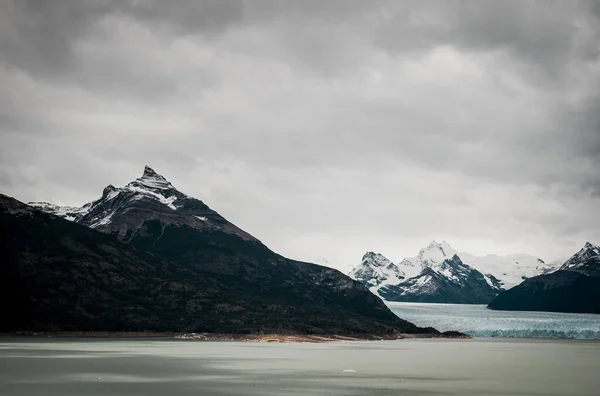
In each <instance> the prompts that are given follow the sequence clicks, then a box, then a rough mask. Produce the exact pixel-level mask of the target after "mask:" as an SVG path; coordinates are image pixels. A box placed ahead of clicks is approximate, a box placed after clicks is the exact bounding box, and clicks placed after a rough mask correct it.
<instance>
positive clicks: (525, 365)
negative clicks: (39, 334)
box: [0, 338, 600, 396]
mask: <svg viewBox="0 0 600 396" xmlns="http://www.w3.org/2000/svg"><path fill="white" fill-rule="evenodd" d="M599 356H600V342H598V341H586V340H516V339H483V338H482V339H471V340H435V339H429V340H419V339H407V340H397V341H371V342H337V343H324V344H259V343H244V342H214V341H195V342H194V341H167V340H122V341H121V340H98V339H89V340H82V339H79V340H56V339H39V340H37V339H15V338H13V339H8V338H6V339H0V395H3V396H13V395H22V396H25V395H27V396H37V395H39V396H42V395H43V396H51V395H65V396H80V395H87V396H96V395H148V396H154V395H169V396H170V395H173V396H174V395H184V396H187V395H194V396H198V395H202V396H213V395H214V396H218V395H233V396H236V395H363V396H366V395H369V396H384V395H431V394H435V395H545V396H551V395H570V396H578V395H598V389H600V376H599V375H598V373H599V372H600V359H599Z"/></svg>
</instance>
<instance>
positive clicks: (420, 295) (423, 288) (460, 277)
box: [378, 255, 497, 304]
mask: <svg viewBox="0 0 600 396" xmlns="http://www.w3.org/2000/svg"><path fill="white" fill-rule="evenodd" d="M378 293H379V295H380V296H381V297H383V298H384V299H385V300H387V301H405V302H428V303H453V304H485V303H487V302H489V301H490V300H492V299H493V298H494V297H495V296H496V294H497V291H496V290H495V289H493V288H492V287H491V286H490V285H489V284H488V283H487V282H486V280H485V277H484V276H483V274H482V273H480V272H479V271H477V270H475V269H473V268H471V267H470V266H468V265H466V264H464V263H463V262H462V261H461V260H460V258H459V257H458V256H457V255H454V256H452V258H450V259H446V260H444V261H442V262H441V263H439V264H435V265H424V266H423V270H422V271H421V272H420V273H419V274H418V275H416V276H414V277H412V278H409V279H406V280H404V281H402V282H400V283H398V284H396V285H386V286H384V287H381V288H379V289H378Z"/></svg>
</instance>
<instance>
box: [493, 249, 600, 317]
mask: <svg viewBox="0 0 600 396" xmlns="http://www.w3.org/2000/svg"><path fill="white" fill-rule="evenodd" d="M488 307H489V308H492V309H502V310H511V311H552V312H577V313H600V247H599V246H597V245H593V244H591V243H589V242H587V243H586V244H585V246H584V247H583V248H582V249H581V250H579V251H578V252H577V253H575V254H574V255H573V256H572V257H571V258H569V259H568V260H567V261H566V262H565V263H564V264H563V265H562V266H561V267H560V268H559V269H558V270H557V271H555V272H551V273H546V274H543V275H539V276H535V277H532V278H529V279H527V280H525V281H524V282H523V283H521V284H519V285H518V286H515V287H513V288H512V289H510V290H507V291H505V292H502V293H500V294H499V295H498V296H497V297H496V298H495V299H494V300H493V301H492V302H491V303H490V304H489V305H488Z"/></svg>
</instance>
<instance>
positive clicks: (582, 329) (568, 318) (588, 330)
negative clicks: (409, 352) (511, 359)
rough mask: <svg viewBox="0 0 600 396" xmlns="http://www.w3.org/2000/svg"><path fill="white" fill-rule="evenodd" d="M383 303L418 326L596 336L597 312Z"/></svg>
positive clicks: (488, 333) (493, 333) (485, 333)
mask: <svg viewBox="0 0 600 396" xmlns="http://www.w3.org/2000/svg"><path fill="white" fill-rule="evenodd" d="M387 305H388V306H389V307H390V309H391V310H392V311H393V312H394V313H395V314H396V315H398V316H399V317H401V318H403V319H406V320H408V321H411V322H413V323H415V324H417V325H419V326H432V327H435V328H436V329H438V330H442V331H446V330H458V331H462V332H464V333H467V334H469V335H471V336H473V337H510V338H512V337H517V338H576V339H600V315H595V314H568V313H557V312H518V311H494V310H491V309H487V308H486V306H485V305H467V304H425V303H392V302H388V303H387ZM598 359H600V356H598ZM598 394H599V395H600V390H598Z"/></svg>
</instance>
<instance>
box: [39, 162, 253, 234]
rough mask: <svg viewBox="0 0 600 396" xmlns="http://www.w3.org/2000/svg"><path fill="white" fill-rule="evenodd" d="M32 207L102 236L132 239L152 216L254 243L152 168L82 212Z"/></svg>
mask: <svg viewBox="0 0 600 396" xmlns="http://www.w3.org/2000/svg"><path fill="white" fill-rule="evenodd" d="M29 205H30V206H33V207H35V208H36V209H40V210H42V211H44V212H47V213H50V214H53V215H56V216H60V217H63V218H65V219H67V220H71V221H74V222H76V223H79V224H82V225H85V226H88V227H90V228H94V229H98V230H99V231H102V232H109V233H112V232H116V233H117V234H118V235H119V237H121V238H123V239H130V238H131V237H132V235H127V233H131V231H132V230H138V229H140V227H141V226H142V224H143V223H144V221H146V220H148V218H147V216H141V215H140V214H141V213H142V212H143V213H145V214H149V213H152V216H153V217H156V218H160V220H161V222H162V223H163V224H176V225H183V224H185V225H187V226H190V227H192V228H195V229H202V230H206V231H210V230H219V231H222V232H227V233H230V234H234V235H237V236H239V237H241V238H243V239H246V240H255V238H254V237H252V236H251V235H249V234H248V233H246V232H244V231H242V230H241V229H239V228H237V227H236V226H234V225H233V224H231V223H229V222H228V221H227V220H226V219H225V218H223V217H222V216H221V215H219V214H218V213H217V212H215V211H214V210H212V209H210V208H209V207H208V206H207V205H205V204H204V203H203V202H202V201H200V200H198V199H196V198H193V197H190V196H188V195H186V194H184V193H182V192H180V191H179V190H177V189H176V188H175V187H174V186H173V185H172V184H171V183H170V182H169V181H167V180H166V179H165V178H164V177H163V176H161V175H159V174H158V173H156V172H155V171H154V170H153V169H152V168H150V167H149V166H146V167H145V168H144V173H143V175H142V177H140V178H138V179H136V180H134V181H132V182H130V183H128V184H127V185H125V186H124V187H121V188H117V187H114V186H113V185H109V186H107V187H106V188H105V189H104V191H103V192H102V196H101V197H100V198H99V199H97V200H95V201H93V202H89V203H87V204H85V205H83V206H82V207H79V208H76V207H65V206H57V205H53V204H50V203H47V202H30V203H29ZM117 218H118V221H116V219H117Z"/></svg>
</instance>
